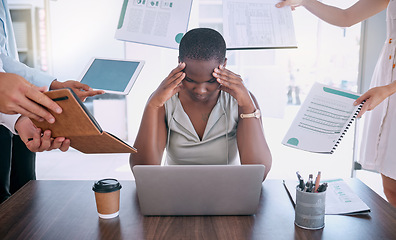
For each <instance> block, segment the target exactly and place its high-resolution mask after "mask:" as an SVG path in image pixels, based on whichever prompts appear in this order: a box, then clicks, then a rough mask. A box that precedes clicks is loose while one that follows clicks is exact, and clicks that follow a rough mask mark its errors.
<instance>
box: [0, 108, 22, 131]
mask: <svg viewBox="0 0 396 240" xmlns="http://www.w3.org/2000/svg"><path fill="white" fill-rule="evenodd" d="M20 116H21V114H13V115H9V114H4V113H0V124H1V125H3V126H5V127H6V128H8V129H9V130H10V131H11V132H12V133H13V134H17V132H16V131H15V123H16V121H17V120H18V118H19V117H20Z"/></svg>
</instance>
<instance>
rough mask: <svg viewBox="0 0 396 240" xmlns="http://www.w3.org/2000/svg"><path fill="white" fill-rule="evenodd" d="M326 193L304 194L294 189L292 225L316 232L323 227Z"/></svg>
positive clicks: (298, 189)
mask: <svg viewBox="0 0 396 240" xmlns="http://www.w3.org/2000/svg"><path fill="white" fill-rule="evenodd" d="M325 206H326V191H324V192H317V193H312V192H304V191H301V189H300V188H299V187H298V186H297V188H296V209H295V219H294V223H295V224H296V225H297V226H298V227H301V228H304V229H309V230H316V229H321V228H323V227H324V221H325Z"/></svg>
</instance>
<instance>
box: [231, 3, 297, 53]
mask: <svg viewBox="0 0 396 240" xmlns="http://www.w3.org/2000/svg"><path fill="white" fill-rule="evenodd" d="M278 2H279V1H278V0H223V29H224V30H223V31H224V38H225V40H226V43H227V48H228V49H248V48H252V49H256V48H290V47H297V43H296V36H295V33H294V25H293V18H292V14H291V9H290V7H283V8H276V7H275V4H276V3H278Z"/></svg>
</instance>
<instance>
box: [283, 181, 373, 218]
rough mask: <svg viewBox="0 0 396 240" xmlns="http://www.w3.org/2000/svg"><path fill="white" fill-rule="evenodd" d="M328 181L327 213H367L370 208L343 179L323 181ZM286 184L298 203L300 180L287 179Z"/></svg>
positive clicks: (294, 200) (290, 194) (291, 195)
mask: <svg viewBox="0 0 396 240" xmlns="http://www.w3.org/2000/svg"><path fill="white" fill-rule="evenodd" d="M323 182H327V184H328V187H327V190H326V208H325V213H326V214H328V215H332V214H333V215H334V214H349V215H353V214H367V213H368V212H370V208H369V207H368V206H367V205H366V204H365V203H364V202H363V201H362V199H360V198H359V196H358V195H356V193H354V192H353V191H352V189H351V188H350V187H349V186H348V184H347V183H346V182H345V181H344V180H342V179H334V180H327V181H323ZM285 184H286V185H285V186H286V188H287V191H288V192H289V196H290V197H291V198H292V200H293V202H294V204H295V203H296V186H297V185H298V182H297V181H296V182H294V181H286V182H285Z"/></svg>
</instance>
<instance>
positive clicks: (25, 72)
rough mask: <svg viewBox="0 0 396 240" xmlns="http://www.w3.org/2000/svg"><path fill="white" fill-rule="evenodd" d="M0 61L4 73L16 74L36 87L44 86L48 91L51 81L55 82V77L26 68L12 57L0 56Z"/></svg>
mask: <svg viewBox="0 0 396 240" xmlns="http://www.w3.org/2000/svg"><path fill="white" fill-rule="evenodd" d="M0 59H1V61H2V62H3V69H4V71H5V72H7V73H15V74H18V75H19V76H22V77H24V78H25V79H26V80H28V81H29V82H30V83H32V84H34V85H36V86H38V87H42V86H46V87H48V90H49V87H50V86H51V83H52V81H54V80H55V77H53V76H50V75H48V74H46V73H44V72H42V71H40V70H38V69H35V68H31V67H28V66H26V65H25V64H23V63H21V62H19V61H17V60H15V59H14V58H12V57H9V56H6V55H4V54H0Z"/></svg>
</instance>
